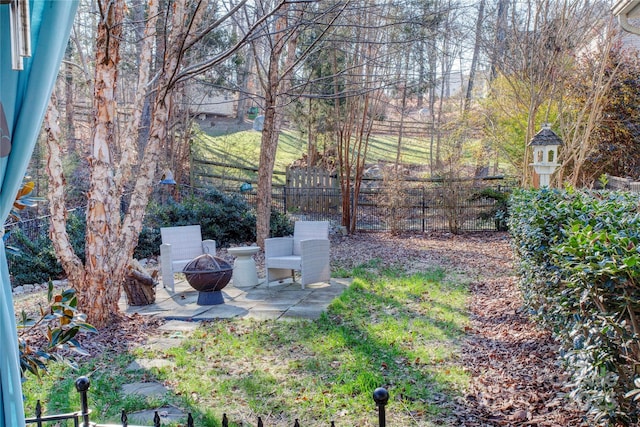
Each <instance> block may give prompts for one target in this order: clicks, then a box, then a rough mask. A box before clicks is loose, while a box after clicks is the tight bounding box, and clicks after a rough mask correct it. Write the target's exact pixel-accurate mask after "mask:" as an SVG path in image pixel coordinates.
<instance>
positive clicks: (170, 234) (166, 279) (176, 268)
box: [160, 225, 216, 292]
mask: <svg viewBox="0 0 640 427" xmlns="http://www.w3.org/2000/svg"><path fill="white" fill-rule="evenodd" d="M160 236H161V237H162V244H161V245H160V265H161V271H162V285H163V286H164V287H165V288H167V289H171V292H174V291H175V283H174V277H173V275H174V274H175V273H181V272H182V269H183V268H184V266H185V265H187V264H188V263H189V261H191V260H192V259H194V258H195V257H197V256H199V255H202V254H211V255H213V256H215V255H216V241H215V240H209V239H207V240H202V233H201V231H200V226H199V225H181V226H177V227H162V228H160Z"/></svg>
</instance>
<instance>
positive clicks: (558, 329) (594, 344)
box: [509, 189, 640, 425]
mask: <svg viewBox="0 0 640 427" xmlns="http://www.w3.org/2000/svg"><path fill="white" fill-rule="evenodd" d="M510 214H511V216H510V218H509V230H510V233H511V237H512V243H513V247H514V251H515V254H516V256H517V258H518V268H519V274H520V288H521V290H522V295H523V298H524V303H525V306H526V307H527V308H528V309H529V310H530V311H531V313H532V315H534V316H535V317H536V318H537V319H538V320H539V321H540V322H541V324H542V325H543V326H544V327H546V328H549V329H550V330H551V331H552V332H553V334H554V336H555V337H556V339H557V340H558V342H559V344H560V347H561V351H560V355H559V356H560V358H561V360H562V362H563V363H564V366H565V368H566V370H567V371H568V373H569V374H570V378H571V379H570V382H569V383H568V384H567V386H568V387H569V389H570V390H571V392H570V394H569V396H570V397H571V398H573V399H575V400H576V401H577V402H579V403H581V404H583V405H585V407H586V408H587V410H588V412H589V413H590V414H591V415H592V416H593V419H594V420H595V422H596V423H597V424H599V425H613V424H621V425H631V424H633V423H636V422H637V421H638V406H637V404H636V401H635V399H634V398H635V397H636V396H640V390H638V389H637V387H636V385H635V383H634V381H636V380H637V379H638V376H639V375H640V370H639V368H640V341H639V336H640V335H639V334H640V320H639V316H640V214H639V197H638V195H635V194H629V193H623V192H608V191H585V192H578V191H573V190H571V189H568V190H562V191H560V190H549V189H542V190H518V191H516V192H515V193H514V194H513V195H512V197H511V200H510ZM637 382H638V383H639V384H640V379H638V380H637Z"/></svg>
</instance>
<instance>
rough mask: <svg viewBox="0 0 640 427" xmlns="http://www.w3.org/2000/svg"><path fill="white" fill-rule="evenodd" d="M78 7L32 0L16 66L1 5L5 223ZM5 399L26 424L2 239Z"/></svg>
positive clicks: (0, 181)
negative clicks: (27, 48) (26, 52)
mask: <svg viewBox="0 0 640 427" xmlns="http://www.w3.org/2000/svg"><path fill="white" fill-rule="evenodd" d="M14 1H17V0H14ZM77 6H78V1H77V0H31V1H29V10H30V14H29V15H30V16H29V17H27V19H28V20H29V22H30V23H31V30H30V34H31V57H27V58H24V60H23V69H22V70H13V69H12V61H11V42H12V35H11V32H10V25H9V23H10V16H9V15H10V6H9V5H5V4H2V5H0V221H2V223H3V224H4V222H5V221H6V218H7V216H8V215H9V212H10V211H11V206H12V205H13V201H14V200H15V197H16V194H17V193H18V190H19V188H20V186H21V184H22V178H23V176H24V173H25V170H26V169H27V165H28V164H29V159H30V157H31V153H32V152H33V147H34V145H35V143H36V140H37V138H38V134H39V133H40V128H41V125H42V119H43V117H44V114H45V111H46V107H47V103H48V102H49V97H50V96H51V91H52V89H53V85H54V83H55V80H56V76H57V74H58V69H59V67H60V62H61V60H62V55H63V53H64V50H65V48H66V46H67V42H68V39H69V33H70V31H71V24H72V23H73V18H74V16H75V12H76V9H77ZM15 36H16V35H14V37H15ZM0 399H1V402H0V427H21V426H24V408H23V404H22V384H21V382H20V370H19V358H18V343H17V332H16V322H15V315H14V311H13V298H12V294H11V283H10V282H9V271H8V268H7V260H6V253H5V248H4V243H2V242H1V240H0Z"/></svg>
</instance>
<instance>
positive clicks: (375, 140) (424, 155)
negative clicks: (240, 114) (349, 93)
mask: <svg viewBox="0 0 640 427" xmlns="http://www.w3.org/2000/svg"><path fill="white" fill-rule="evenodd" d="M260 136H261V134H260V133H259V132H256V131H253V130H247V131H241V132H235V133H232V134H228V135H219V136H209V135H205V134H201V135H200V136H199V138H197V139H196V140H195V142H194V144H193V145H192V152H193V158H195V159H199V160H208V161H216V162H221V163H226V164H229V165H234V166H239V167H257V165H258V163H259V157H260ZM397 142H398V139H397V137H396V136H390V135H389V136H384V135H380V136H374V137H372V138H371V140H370V142H369V148H368V154H367V163H369V164H371V163H376V162H377V161H378V160H383V161H395V159H396V150H397ZM306 150H307V141H306V139H304V137H302V136H301V135H300V134H299V133H297V132H294V131H284V132H282V134H281V135H280V140H279V143H278V152H277V153H276V163H275V168H274V170H275V171H281V172H284V171H285V169H286V167H287V166H288V165H290V164H291V163H293V162H294V161H295V160H298V159H300V158H301V157H302V154H303V153H305V152H306ZM320 151H321V152H322V148H320ZM401 158H402V162H403V163H410V164H417V165H425V164H428V163H429V141H428V140H421V139H417V138H408V137H405V138H403V140H402V157H401ZM205 170H206V172H207V173H213V174H219V175H227V176H229V175H231V176H234V177H236V178H244V179H247V180H252V179H256V176H257V174H255V173H252V172H250V171H238V170H233V169H230V168H229V169H226V170H225V168H222V167H214V166H207V167H206V168H205V167H202V166H198V167H197V171H199V172H204V171H205ZM274 182H276V183H283V182H284V177H283V176H281V175H276V176H274Z"/></svg>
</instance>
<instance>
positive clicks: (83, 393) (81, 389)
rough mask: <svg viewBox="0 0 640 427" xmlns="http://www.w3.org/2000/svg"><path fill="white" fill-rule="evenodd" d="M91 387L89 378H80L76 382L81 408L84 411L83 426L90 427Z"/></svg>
mask: <svg viewBox="0 0 640 427" xmlns="http://www.w3.org/2000/svg"><path fill="white" fill-rule="evenodd" d="M90 386H91V381H89V378H87V377H80V378H78V379H77V380H76V390H78V393H80V408H81V411H82V414H81V415H82V423H83V426H85V427H89V425H90V424H89V403H88V401H87V391H88V390H89V387H90Z"/></svg>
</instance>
